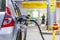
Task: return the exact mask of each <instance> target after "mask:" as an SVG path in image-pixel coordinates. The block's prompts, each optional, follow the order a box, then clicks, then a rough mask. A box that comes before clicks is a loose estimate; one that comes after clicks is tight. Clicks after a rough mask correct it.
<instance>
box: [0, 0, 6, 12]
mask: <svg viewBox="0 0 60 40" xmlns="http://www.w3.org/2000/svg"><path fill="white" fill-rule="evenodd" d="M5 5H6V0H0V11H5Z"/></svg>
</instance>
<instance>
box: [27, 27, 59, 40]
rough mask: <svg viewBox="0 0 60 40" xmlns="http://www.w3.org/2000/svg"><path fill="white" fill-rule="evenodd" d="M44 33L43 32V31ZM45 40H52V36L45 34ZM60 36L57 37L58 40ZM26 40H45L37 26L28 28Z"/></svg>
mask: <svg viewBox="0 0 60 40" xmlns="http://www.w3.org/2000/svg"><path fill="white" fill-rule="evenodd" d="M42 31H43V30H42ZM43 36H44V39H45V40H52V34H43ZM59 38H60V36H59V35H56V40H59ZM26 40H43V39H42V37H41V34H40V33H39V30H38V27H37V26H28V27H27V38H26Z"/></svg>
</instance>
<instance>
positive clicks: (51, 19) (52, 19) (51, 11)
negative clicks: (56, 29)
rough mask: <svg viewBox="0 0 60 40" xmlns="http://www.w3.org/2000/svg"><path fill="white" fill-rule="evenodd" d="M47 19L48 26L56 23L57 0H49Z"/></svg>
mask: <svg viewBox="0 0 60 40" xmlns="http://www.w3.org/2000/svg"><path fill="white" fill-rule="evenodd" d="M47 2H48V3H47V4H48V5H47V6H48V7H47V20H48V26H52V25H53V24H54V23H56V0H47Z"/></svg>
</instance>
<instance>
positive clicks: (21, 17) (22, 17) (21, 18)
mask: <svg viewBox="0 0 60 40" xmlns="http://www.w3.org/2000/svg"><path fill="white" fill-rule="evenodd" d="M17 20H18V22H20V23H22V22H23V23H24V24H25V25H26V26H27V24H28V23H26V22H27V21H32V22H34V23H35V24H37V26H38V29H39V32H40V35H41V37H42V39H43V40H45V39H44V37H43V34H42V32H41V28H40V27H39V25H38V23H37V22H36V21H35V20H29V19H28V18H27V16H25V15H21V16H20V17H19V18H18V19H17ZM26 31H27V29H26ZM26 31H25V36H24V40H26V34H27V33H26Z"/></svg>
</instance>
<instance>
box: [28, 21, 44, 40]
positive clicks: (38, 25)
mask: <svg viewBox="0 0 60 40" xmlns="http://www.w3.org/2000/svg"><path fill="white" fill-rule="evenodd" d="M27 21H32V22H34V23H36V24H37V26H38V29H39V31H40V34H41V37H42V39H43V40H45V39H44V37H43V34H42V31H41V28H40V27H39V25H38V23H37V22H36V21H35V20H27Z"/></svg>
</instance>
